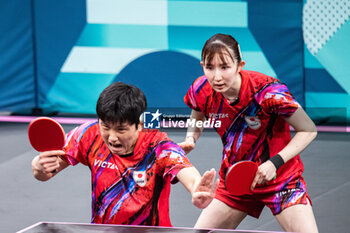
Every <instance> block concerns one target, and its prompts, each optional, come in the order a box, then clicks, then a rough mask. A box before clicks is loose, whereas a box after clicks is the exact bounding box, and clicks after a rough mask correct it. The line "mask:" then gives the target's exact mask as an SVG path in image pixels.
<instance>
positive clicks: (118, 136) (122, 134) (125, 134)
mask: <svg viewBox="0 0 350 233" xmlns="http://www.w3.org/2000/svg"><path fill="white" fill-rule="evenodd" d="M99 125H100V132H101V136H102V138H103V141H104V142H105V143H106V145H107V147H108V149H109V150H110V151H111V152H112V153H113V154H117V155H125V154H129V153H132V152H133V151H134V147H135V144H136V141H137V138H138V137H139V132H140V131H141V129H142V127H141V125H138V126H137V127H136V126H135V124H132V125H131V124H129V123H128V122H124V123H114V124H113V123H107V122H103V121H101V120H99Z"/></svg>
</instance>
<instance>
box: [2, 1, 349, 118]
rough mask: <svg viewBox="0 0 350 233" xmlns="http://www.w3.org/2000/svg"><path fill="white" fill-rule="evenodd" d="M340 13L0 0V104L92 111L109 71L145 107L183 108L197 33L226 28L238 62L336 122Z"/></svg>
mask: <svg viewBox="0 0 350 233" xmlns="http://www.w3.org/2000/svg"><path fill="white" fill-rule="evenodd" d="M343 2H345V4H344V3H343ZM336 3H338V4H336ZM342 4H343V5H342ZM327 6H328V8H327ZM332 6H334V7H333V8H332ZM336 10H338V12H340V14H339V13H338V16H339V15H341V16H340V17H335V18H337V19H338V21H334V22H332V25H330V27H332V28H331V30H329V29H328V30H325V29H324V28H323V26H324V25H323V24H325V23H327V22H328V23H330V21H329V20H328V21H327V20H326V19H327V17H330V16H331V15H332V13H333V12H334V13H335V12H336ZM317 15H319V16H318V17H317ZM328 15H329V16H328ZM349 15H350V4H349V3H348V1H340V0H334V1H326V0H322V1H313V0H310V1H302V0H279V1H277V0H264V1H261V0H242V1H239V0H237V1H234V0H231V1H229V0H222V1H200V0H187V1H177V0H129V1H122V0H103V1H102V0H100V1H98V0H86V1H85V0H75V1H68V0H60V1H58V0H56V1H54V0H21V1H20V0H12V1H5V0H0V18H1V20H0V35H2V36H1V37H0V57H1V59H0V82H1V86H0V111H12V112H26V111H27V112H31V110H32V109H33V108H40V109H43V110H44V112H52V111H59V112H64V113H78V114H80V113H81V114H94V112H95V103H96V100H97V98H98V95H99V93H100V92H101V91H102V90H103V89H104V88H105V87H106V86H107V85H108V84H110V83H111V82H114V81H124V82H127V83H131V84H135V85H137V86H138V87H140V88H141V89H142V90H143V91H144V92H145V94H146V96H147V98H148V102H149V106H150V107H154V108H186V107H185V105H184V103H183V100H182V98H183V96H184V94H185V93H186V91H187V89H188V87H189V85H190V84H191V83H192V81H193V80H194V79H195V78H196V77H198V76H199V75H201V74H202V69H201V66H200V64H199V61H200V53H201V48H202V46H203V44H204V42H205V41H206V40H207V39H208V38H209V37H210V36H212V35H213V34H215V33H227V34H231V35H233V36H234V37H235V38H236V39H237V40H238V42H239V43H240V45H241V50H242V55H243V59H244V60H246V62H247V65H246V67H245V68H246V69H248V70H257V71H260V72H263V73H266V74H268V75H271V76H275V77H277V78H279V79H280V80H282V81H284V82H285V83H287V85H288V87H289V89H290V90H291V92H292V93H293V94H294V95H295V96H296V98H297V99H298V101H299V102H300V103H301V104H302V105H303V107H304V108H305V109H306V110H307V111H308V113H309V114H310V115H311V116H312V118H313V119H314V120H316V122H317V123H323V122H325V123H331V122H336V123H345V122H346V120H348V118H349V115H350V114H349V112H350V110H349V108H350V107H349V106H350V104H349V102H350V101H349V100H350V98H349V91H350V81H348V80H349V79H348V77H349V71H347V70H346V69H345V68H344V67H346V63H347V64H348V65H349V61H350V59H349V56H350V55H349V54H350V48H349V45H348V43H347V42H346V38H347V39H349V38H350V30H349V28H350V26H349ZM315 18H316V19H318V20H315ZM320 18H324V19H325V20H324V21H322V20H319V19H320ZM331 18H332V17H331ZM332 19H333V18H332ZM317 23H318V24H317ZM333 24H334V25H333ZM326 31H332V34H331V35H327V34H326ZM320 35H323V36H324V38H321V37H320Z"/></svg>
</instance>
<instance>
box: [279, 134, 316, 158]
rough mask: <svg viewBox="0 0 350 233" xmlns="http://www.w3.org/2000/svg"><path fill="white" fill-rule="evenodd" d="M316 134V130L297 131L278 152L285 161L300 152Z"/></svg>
mask: <svg viewBox="0 0 350 233" xmlns="http://www.w3.org/2000/svg"><path fill="white" fill-rule="evenodd" d="M316 136H317V131H313V132H297V133H296V134H295V135H294V137H293V138H292V140H291V141H290V142H289V143H288V144H287V146H285V147H284V148H283V149H282V150H281V151H280V152H279V153H278V154H279V155H280V156H281V157H282V159H283V161H284V162H285V163H286V162H287V161H288V160H290V159H292V158H293V157H294V156H296V155H298V154H300V153H301V152H302V151H303V150H304V149H305V148H306V147H307V146H308V145H309V144H310V143H311V142H312V141H313V140H314V139H315V137H316Z"/></svg>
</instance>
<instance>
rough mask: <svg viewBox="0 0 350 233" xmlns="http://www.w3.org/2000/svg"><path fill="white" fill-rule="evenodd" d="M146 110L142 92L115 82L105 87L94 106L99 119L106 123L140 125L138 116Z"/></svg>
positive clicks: (134, 87)
mask: <svg viewBox="0 0 350 233" xmlns="http://www.w3.org/2000/svg"><path fill="white" fill-rule="evenodd" d="M146 108H147V100H146V97H145V95H144V94H143V92H142V91H141V90H140V89H139V88H138V87H136V86H133V85H128V84H125V83H123V82H115V83H112V84H111V85H109V86H108V87H106V88H105V89H104V90H103V91H102V93H101V94H100V97H99V98H98V101H97V104H96V113H97V116H98V118H99V119H101V120H102V121H103V122H106V123H112V124H114V123H120V124H122V123H125V122H128V123H130V124H135V125H136V127H137V125H138V124H139V123H140V116H141V114H142V113H143V112H144V111H145V110H146Z"/></svg>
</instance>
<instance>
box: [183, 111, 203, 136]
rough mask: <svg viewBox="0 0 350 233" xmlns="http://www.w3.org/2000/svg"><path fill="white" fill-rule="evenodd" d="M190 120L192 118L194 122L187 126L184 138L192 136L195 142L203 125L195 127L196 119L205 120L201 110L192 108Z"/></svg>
mask: <svg viewBox="0 0 350 233" xmlns="http://www.w3.org/2000/svg"><path fill="white" fill-rule="evenodd" d="M190 120H191V121H192V120H194V121H195V122H194V124H189V126H188V128H187V133H186V139H188V138H191V137H192V138H193V140H194V142H196V141H197V140H198V138H199V137H200V136H201V134H202V132H203V127H197V124H196V121H205V116H204V115H203V113H201V112H198V111H195V110H192V113H191V119H190ZM202 125H203V124H202Z"/></svg>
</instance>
